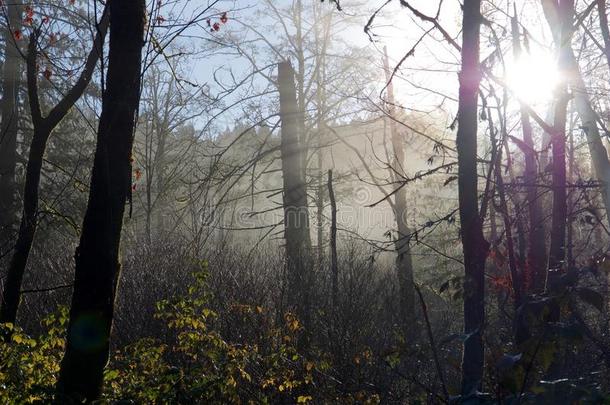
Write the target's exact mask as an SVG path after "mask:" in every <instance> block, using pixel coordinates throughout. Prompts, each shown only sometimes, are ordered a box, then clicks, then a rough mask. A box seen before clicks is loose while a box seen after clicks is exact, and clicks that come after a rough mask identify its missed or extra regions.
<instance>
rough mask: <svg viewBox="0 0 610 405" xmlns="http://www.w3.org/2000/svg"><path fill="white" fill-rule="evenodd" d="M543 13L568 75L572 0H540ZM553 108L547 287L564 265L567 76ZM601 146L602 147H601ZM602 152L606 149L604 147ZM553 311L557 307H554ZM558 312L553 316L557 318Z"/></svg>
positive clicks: (560, 64)
mask: <svg viewBox="0 0 610 405" xmlns="http://www.w3.org/2000/svg"><path fill="white" fill-rule="evenodd" d="M542 3H543V9H544V12H545V16H546V18H547V21H548V22H549V25H550V27H551V30H552V32H553V37H554V39H555V43H556V46H557V47H558V49H559V62H558V71H559V75H560V77H563V78H566V77H568V73H569V71H570V65H571V62H570V61H571V54H572V53H571V49H572V47H571V39H572V34H573V27H572V20H573V16H574V0H560V1H559V2H558V3H557V2H555V1H554V0H542ZM556 94H557V97H556V100H555V111H554V114H553V134H552V135H551V146H552V155H553V163H552V169H553V172H552V188H553V208H552V214H551V244H550V248H549V259H548V273H547V281H546V289H547V290H549V291H553V290H554V287H555V283H556V281H557V280H558V278H559V276H560V275H561V272H562V270H563V269H564V261H565V253H566V252H565V239H566V220H567V193H566V115H567V105H568V101H569V96H568V91H567V80H566V79H562V80H561V82H560V83H559V84H558V85H557V89H556ZM602 149H603V147H602ZM604 153H605V150H604ZM555 312H556V311H555ZM558 316H559V314H555V315H554V316H553V317H554V318H557V319H558Z"/></svg>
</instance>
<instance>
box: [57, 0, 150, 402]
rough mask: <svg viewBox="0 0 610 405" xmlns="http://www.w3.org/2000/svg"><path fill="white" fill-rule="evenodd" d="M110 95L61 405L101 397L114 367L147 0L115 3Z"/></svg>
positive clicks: (80, 251) (79, 258)
mask: <svg viewBox="0 0 610 405" xmlns="http://www.w3.org/2000/svg"><path fill="white" fill-rule="evenodd" d="M109 7H110V10H109V11H110V45H109V53H108V72H107V76H106V89H105V91H104V94H103V96H102V114H101V117H100V122H99V127H98V141H97V147H96V151H95V157H94V163H93V171H92V176H91V185H90V194H89V202H88V205H87V211H86V213H85V218H84V221H83V228H82V234H81V238H80V245H79V247H78V248H77V251H76V254H75V259H76V270H75V280H74V291H73V295H72V305H71V308H70V319H69V323H68V333H67V344H66V351H65V354H64V357H63V360H62V362H61V368H60V372H59V379H58V382H57V396H58V400H60V401H69V400H75V399H76V400H79V401H82V400H85V401H86V402H91V401H94V400H96V399H98V398H99V396H100V394H101V390H102V382H103V369H104V366H105V365H106V362H107V361H108V351H109V341H110V330H111V326H112V319H113V313H114V298H115V293H116V288H117V282H118V276H119V271H120V263H119V244H120V240H121V230H122V226H123V214H124V210H125V202H126V200H127V196H128V195H129V192H130V189H131V170H132V167H131V166H132V165H131V150H132V146H133V133H134V126H135V118H136V111H137V108H138V104H139V99H140V76H141V52H142V46H143V44H144V41H143V39H144V23H145V2H144V0H113V1H111V2H110V3H109Z"/></svg>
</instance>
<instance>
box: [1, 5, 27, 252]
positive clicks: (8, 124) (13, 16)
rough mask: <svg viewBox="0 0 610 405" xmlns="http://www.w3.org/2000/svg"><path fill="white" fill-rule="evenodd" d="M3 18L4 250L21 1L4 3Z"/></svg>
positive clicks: (12, 191)
mask: <svg viewBox="0 0 610 405" xmlns="http://www.w3.org/2000/svg"><path fill="white" fill-rule="evenodd" d="M5 7H6V8H5V10H7V21H6V25H5V26H4V29H3V30H2V39H3V41H4V49H5V54H4V56H5V57H4V63H3V64H2V67H3V70H2V100H1V101H0V114H1V117H2V122H1V123H0V252H2V251H4V250H8V247H9V246H8V245H9V244H10V241H11V239H12V236H13V233H14V231H15V229H14V227H15V222H16V221H15V216H16V211H17V208H16V202H15V196H16V189H17V186H16V183H15V170H16V167H17V122H18V121H19V90H18V88H19V82H20V80H19V79H20V77H21V59H22V58H21V54H20V51H19V49H18V43H17V38H16V37H17V36H16V35H15V33H16V32H17V33H20V30H21V14H22V4H21V1H19V0H16V1H14V2H11V3H10V4H7V5H6V6H5Z"/></svg>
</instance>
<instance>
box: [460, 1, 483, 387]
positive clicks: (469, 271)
mask: <svg viewBox="0 0 610 405" xmlns="http://www.w3.org/2000/svg"><path fill="white" fill-rule="evenodd" d="M462 8H463V23H462V30H463V31H462V51H461V54H462V70H461V72H460V76H459V78H460V90H459V107H458V132H457V139H456V142H457V154H458V192H459V212H460V224H461V238H462V249H463V251H464V270H465V277H464V333H465V334H466V335H467V336H468V338H467V339H466V340H465V341H464V353H463V358H462V395H464V396H468V395H472V394H473V393H475V392H476V391H477V390H478V389H479V388H480V387H481V383H482V381H483V366H484V346H483V335H482V334H483V326H484V322H485V259H486V258H487V253H488V250H489V244H488V243H487V241H486V240H485V238H484V236H483V221H482V218H481V217H480V215H479V207H478V184H477V183H478V181H477V180H478V176H477V99H478V94H479V84H480V81H481V68H480V66H479V52H480V50H479V48H480V31H481V1H480V0H465V1H464V5H463V7H462Z"/></svg>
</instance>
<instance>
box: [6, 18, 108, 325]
mask: <svg viewBox="0 0 610 405" xmlns="http://www.w3.org/2000/svg"><path fill="white" fill-rule="evenodd" d="M97 26H98V30H97V35H96V37H95V39H94V41H93V46H92V48H91V51H90V52H89V55H88V57H87V60H86V62H85V67H84V69H83V71H82V73H81V75H80V77H79V78H78V80H77V82H76V83H75V84H74V86H73V87H72V88H71V89H70V90H69V91H68V92H67V93H66V95H65V96H64V97H63V98H62V99H61V100H60V101H59V103H57V104H56V105H55V106H54V107H53V108H52V109H51V110H50V111H49V113H48V114H47V115H46V116H44V114H43V112H42V108H41V105H40V99H39V94H38V91H39V84H38V74H39V72H38V63H37V60H38V58H37V54H38V49H37V47H38V38H39V36H40V30H39V29H37V28H36V29H34V32H33V33H32V35H31V36H30V43H29V45H28V54H27V87H28V100H29V104H30V114H31V117H32V124H33V126H34V135H33V137H32V141H31V144H30V151H29V154H28V163H27V166H26V172H25V186H24V190H23V211H22V214H21V222H20V225H19V232H18V234H17V241H16V242H15V248H14V251H13V255H12V257H11V261H10V265H9V269H8V273H7V279H6V283H5V284H4V290H3V293H2V306H1V308H0V323H2V322H11V323H15V320H16V318H17V309H18V307H19V299H20V296H21V293H20V290H21V284H22V281H23V275H24V273H25V268H26V265H27V262H28V257H29V254H30V250H31V248H32V244H33V242H34V235H35V234H36V228H37V225H38V218H37V217H38V191H39V188H40V176H41V171H42V164H43V159H44V154H45V151H46V148H47V142H48V140H49V137H50V136H51V134H52V132H53V130H54V129H55V128H56V127H57V126H58V125H59V123H60V122H61V121H62V120H63V119H64V117H65V116H66V114H68V112H69V111H70V109H71V108H72V106H74V104H75V103H76V101H78V99H79V98H80V96H81V95H82V94H83V92H84V91H85V89H86V88H87V85H88V84H89V81H90V80H91V76H92V75H93V71H94V70H95V66H96V64H97V61H98V60H99V58H100V54H101V50H102V49H101V48H102V44H103V42H104V38H105V36H106V29H107V27H108V14H107V13H106V12H104V14H103V17H102V20H101V23H100V24H99V25H97Z"/></svg>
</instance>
